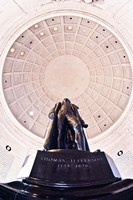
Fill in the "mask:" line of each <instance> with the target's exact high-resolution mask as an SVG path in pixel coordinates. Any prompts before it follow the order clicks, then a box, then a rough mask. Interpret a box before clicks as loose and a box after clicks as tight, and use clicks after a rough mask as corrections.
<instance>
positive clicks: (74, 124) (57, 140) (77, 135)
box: [44, 98, 89, 151]
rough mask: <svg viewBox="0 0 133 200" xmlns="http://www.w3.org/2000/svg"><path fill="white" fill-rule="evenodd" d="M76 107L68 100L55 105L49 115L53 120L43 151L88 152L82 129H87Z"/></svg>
mask: <svg viewBox="0 0 133 200" xmlns="http://www.w3.org/2000/svg"><path fill="white" fill-rule="evenodd" d="M78 109H79V108H78V106H76V105H75V104H72V103H71V102H70V100H69V99H68V98H65V99H64V100H63V101H62V102H59V103H57V104H55V106H54V108H52V110H51V111H50V113H49V115H48V116H49V118H50V119H52V120H53V123H52V126H51V129H50V131H49V134H48V138H47V140H46V142H45V144H44V149H46V150H49V149H52V148H54V149H78V150H83V151H88V150H89V147H88V144H87V140H86V137H85V134H84V130H83V128H87V127H88V125H87V124H85V122H84V121H83V119H82V118H81V116H80V114H79V112H78Z"/></svg>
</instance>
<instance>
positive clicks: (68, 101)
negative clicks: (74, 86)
mask: <svg viewBox="0 0 133 200" xmlns="http://www.w3.org/2000/svg"><path fill="white" fill-rule="evenodd" d="M63 102H64V103H71V101H70V100H69V99H68V98H64V99H63Z"/></svg>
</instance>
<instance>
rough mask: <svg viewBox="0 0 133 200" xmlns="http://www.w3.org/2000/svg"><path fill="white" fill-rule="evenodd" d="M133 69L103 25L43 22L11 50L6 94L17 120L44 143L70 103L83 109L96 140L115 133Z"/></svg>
mask: <svg viewBox="0 0 133 200" xmlns="http://www.w3.org/2000/svg"><path fill="white" fill-rule="evenodd" d="M131 81H132V77H131V66H130V62H129V59H128V55H127V53H126V51H125V50H124V47H123V46H122V44H121V42H120V41H119V39H118V38H117V37H116V36H115V35H114V34H113V33H112V32H111V31H109V30H108V29H107V28H105V27H104V26H102V25H100V24H99V23H98V22H95V21H92V20H90V19H87V18H81V17H78V16H56V17H52V18H48V19H45V20H43V21H40V22H38V23H36V24H34V25H33V26H31V27H30V28H28V29H27V30H25V32H23V33H22V34H21V35H20V36H19V37H18V38H17V39H16V41H14V43H13V44H12V46H11V48H10V50H9V52H8V54H7V57H6V60H5V64H4V67H3V89H4V95H5V98H6V101H7V104H8V106H9V108H10V110H11V112H12V113H13V115H14V116H15V118H16V119H17V120H18V121H19V122H20V123H21V124H22V125H23V126H24V127H25V128H27V129H28V130H29V131H31V132H32V133H34V134H36V135H38V136H40V137H42V138H43V137H44V136H45V134H46V130H47V127H48V124H49V120H48V117H47V116H48V112H49V111H50V109H51V108H52V107H53V106H54V104H55V103H56V102H58V101H62V99H63V98H65V97H68V98H70V99H71V101H72V102H73V103H76V104H77V105H78V106H79V108H80V114H81V116H82V117H83V119H84V120H85V121H86V123H88V125H89V127H88V129H87V131H86V133H87V135H88V137H89V138H93V137H95V136H97V135H99V134H101V133H103V132H104V131H106V130H107V129H108V128H109V127H111V126H112V125H113V124H114V123H115V122H116V121H117V120H118V119H119V118H120V116H121V115H122V113H123V111H124V110H125V108H126V106H127V103H128V100H129V97H130V93H131V88H132V86H131Z"/></svg>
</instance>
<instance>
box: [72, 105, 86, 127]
mask: <svg viewBox="0 0 133 200" xmlns="http://www.w3.org/2000/svg"><path fill="white" fill-rule="evenodd" d="M72 107H73V110H74V113H75V115H76V117H77V118H78V120H79V121H80V123H81V125H82V126H83V127H84V128H87V127H88V125H87V124H86V123H85V121H84V120H83V119H82V117H81V116H80V114H79V112H78V109H79V107H78V106H76V105H75V104H72Z"/></svg>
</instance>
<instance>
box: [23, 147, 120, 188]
mask: <svg viewBox="0 0 133 200" xmlns="http://www.w3.org/2000/svg"><path fill="white" fill-rule="evenodd" d="M118 180H120V179H119V178H117V177H115V176H114V174H113V172H112V170H111V167H110V165H109V163H108V161H107V158H106V155H105V153H104V152H101V151H99V152H95V153H90V152H86V151H78V150H53V151H48V152H46V151H38V153H37V156H36V159H35V162H34V165H33V168H32V171H31V174H30V176H29V178H27V179H25V180H24V182H26V183H29V184H30V183H33V184H37V185H42V186H50V187H66V188H68V187H86V186H95V185H105V184H109V183H113V182H115V181H118Z"/></svg>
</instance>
